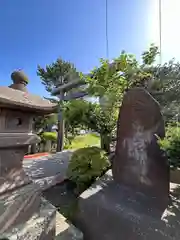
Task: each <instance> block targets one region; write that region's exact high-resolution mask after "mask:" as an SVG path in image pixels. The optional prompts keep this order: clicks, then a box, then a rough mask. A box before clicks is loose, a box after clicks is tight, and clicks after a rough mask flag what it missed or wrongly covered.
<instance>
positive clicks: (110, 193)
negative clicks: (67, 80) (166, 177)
mask: <svg viewBox="0 0 180 240" xmlns="http://www.w3.org/2000/svg"><path fill="white" fill-rule="evenodd" d="M179 194H180V185H177V184H175V185H173V184H172V185H171V198H172V201H171V202H170V205H169V206H168V208H167V209H166V210H165V211H163V212H162V211H160V210H159V209H158V208H155V207H154V205H153V204H152V201H153V199H151V198H149V197H148V196H146V195H144V194H142V193H140V192H134V191H133V190H132V189H130V188H127V187H125V186H123V185H120V184H117V183H115V182H114V180H113V177H112V172H111V170H110V171H108V172H107V173H106V174H105V175H104V176H103V177H102V178H101V179H100V180H98V181H97V182H96V183H95V184H93V186H91V188H89V189H88V190H86V191H85V192H84V193H83V194H82V195H81V196H80V199H79V211H78V213H77V216H76V221H77V226H78V227H79V229H81V230H82V231H83V233H84V239H86V240H97V239H103V240H121V239H122V240H123V239H126V240H132V239H133V240H152V239H158V240H166V239H167V240H179V239H180V201H179V197H178V196H179Z"/></svg>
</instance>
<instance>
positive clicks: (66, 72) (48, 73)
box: [37, 58, 81, 93]
mask: <svg viewBox="0 0 180 240" xmlns="http://www.w3.org/2000/svg"><path fill="white" fill-rule="evenodd" d="M37 75H38V76H39V77H40V79H41V81H42V84H43V85H44V86H45V88H46V90H47V91H48V92H50V93H51V92H52V90H53V89H54V88H55V87H57V86H60V85H63V84H65V83H68V82H70V81H73V80H75V79H77V78H80V77H81V74H80V73H79V72H78V71H77V70H76V68H75V66H74V65H73V64H72V63H70V62H67V61H64V60H62V59H61V58H58V59H57V60H56V61H55V62H53V63H52V64H49V65H46V67H45V68H43V67H41V66H39V65H38V68H37Z"/></svg>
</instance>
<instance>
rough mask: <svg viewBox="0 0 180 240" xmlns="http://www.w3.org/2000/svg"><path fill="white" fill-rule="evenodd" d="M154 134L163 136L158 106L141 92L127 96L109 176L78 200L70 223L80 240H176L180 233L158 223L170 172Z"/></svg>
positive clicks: (164, 201)
mask: <svg viewBox="0 0 180 240" xmlns="http://www.w3.org/2000/svg"><path fill="white" fill-rule="evenodd" d="M155 134H157V135H159V136H160V137H163V136H164V123H163V118H162V115H161V112H160V108H159V105H158V103H157V102H156V101H155V100H154V99H153V97H151V95H150V94H149V93H148V92H147V91H145V90H144V89H141V88H135V89H132V90H129V91H128V92H127V93H126V94H125V96H124V99H123V103H122V106H121V108H120V113H119V119H118V131H117V145H116V152H115V159H114V160H113V168H112V171H111V170H109V171H108V172H107V173H106V174H105V175H104V176H103V177H101V178H100V179H99V180H97V181H96V182H95V183H94V184H93V185H92V186H91V187H90V188H89V189H87V190H86V191H85V192H84V193H82V194H81V196H80V197H79V202H78V211H77V213H76V216H75V221H76V225H77V226H78V227H79V228H80V229H81V230H82V231H83V233H84V239H86V240H97V239H100V240H101V239H103V240H121V239H123V240H124V239H125V240H132V239H133V240H140V239H141V240H145V239H146V240H152V239H158V240H164V239H169V240H170V239H175V240H177V239H180V238H179V236H180V231H179V230H177V231H174V226H173V227H171V226H168V224H166V223H165V222H164V221H162V216H164V211H166V210H165V209H166V207H167V206H168V199H169V167H168V163H167V160H166V158H164V157H163V154H162V152H161V151H160V149H159V146H158V144H157V139H156V136H155ZM177 236H178V237H177ZM172 237H173V238H172Z"/></svg>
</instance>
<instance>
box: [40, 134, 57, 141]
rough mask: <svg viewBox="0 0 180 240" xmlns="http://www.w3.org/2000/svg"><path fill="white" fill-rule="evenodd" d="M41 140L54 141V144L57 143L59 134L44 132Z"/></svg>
mask: <svg viewBox="0 0 180 240" xmlns="http://www.w3.org/2000/svg"><path fill="white" fill-rule="evenodd" d="M40 137H41V139H42V140H43V141H45V142H46V141H48V140H49V141H52V142H56V141H57V133H55V132H43V133H41V135H40Z"/></svg>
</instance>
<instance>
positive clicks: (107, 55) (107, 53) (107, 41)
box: [105, 0, 109, 59]
mask: <svg viewBox="0 0 180 240" xmlns="http://www.w3.org/2000/svg"><path fill="white" fill-rule="evenodd" d="M105 1H106V16H105V18H106V22H105V24H106V58H107V59H109V39H108V0H105Z"/></svg>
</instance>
